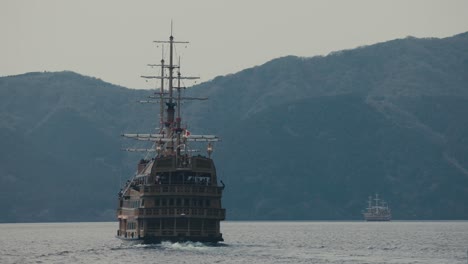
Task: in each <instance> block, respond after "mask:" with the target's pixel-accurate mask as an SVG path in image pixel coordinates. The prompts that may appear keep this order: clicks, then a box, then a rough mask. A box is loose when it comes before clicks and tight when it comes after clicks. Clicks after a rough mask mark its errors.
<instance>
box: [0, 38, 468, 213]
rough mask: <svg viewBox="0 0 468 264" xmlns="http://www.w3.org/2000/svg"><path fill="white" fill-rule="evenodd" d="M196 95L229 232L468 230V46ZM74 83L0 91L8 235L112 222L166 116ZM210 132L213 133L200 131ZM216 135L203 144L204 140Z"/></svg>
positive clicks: (365, 53)
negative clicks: (136, 146) (263, 228)
mask: <svg viewBox="0 0 468 264" xmlns="http://www.w3.org/2000/svg"><path fill="white" fill-rule="evenodd" d="M187 93H188V94H191V93H193V94H197V96H206V97H209V98H210V100H209V101H207V102H206V103H205V102H204V103H199V102H198V103H193V104H192V103H187V104H186V105H184V106H185V108H184V112H183V114H184V116H185V117H186V118H185V120H184V122H185V121H187V122H188V128H189V130H190V131H191V132H192V133H194V134H203V133H206V132H210V133H211V132H214V133H215V134H217V135H218V136H220V137H221V138H222V142H220V143H217V144H216V145H215V152H214V159H215V162H216V166H217V169H218V178H220V179H222V180H223V182H224V183H225V184H226V189H225V196H224V198H223V203H224V205H223V207H225V208H226V209H227V219H228V220H235V219H251V220H252V219H259V220H260V219H261V220H279V219H281V220H324V219H333V220H348V219H362V215H361V211H362V210H363V209H364V208H365V206H366V200H367V197H368V196H369V195H372V194H374V193H376V192H377V193H379V194H380V195H381V196H382V197H383V198H384V199H385V200H386V201H387V202H388V203H389V205H390V207H391V208H392V211H393V218H394V219H468V205H467V203H466V201H468V147H467V146H468V119H467V118H466V117H467V116H468V33H464V34H460V35H456V36H453V37H450V38H444V39H435V38H434V39H417V38H412V37H408V38H405V39H398V40H393V41H388V42H384V43H379V44H375V45H371V46H365V47H360V48H357V49H352V50H345V51H340V52H335V53H332V54H329V55H327V56H319V57H312V58H298V57H293V56H289V57H283V58H278V59H275V60H272V61H270V62H267V63H265V64H264V65H261V66H258V67H254V68H250V69H246V70H243V71H241V72H238V73H236V74H231V75H228V76H222V77H217V78H215V79H214V80H212V81H209V82H206V83H203V84H200V85H198V86H196V87H193V89H191V90H190V91H187ZM147 95H149V91H145V90H131V89H126V88H123V87H118V86H114V85H111V84H109V83H105V82H103V81H101V80H99V79H95V78H91V77H86V76H81V75H78V74H76V73H72V72H58V73H48V72H47V73H27V74H23V75H18V76H9V77H2V78H0V146H1V148H0V157H1V158H0V197H1V199H0V205H1V206H2V207H3V208H4V209H3V212H4V213H3V214H1V215H0V222H28V221H96V220H112V219H113V218H114V217H115V208H116V201H117V199H116V196H117V192H118V190H119V188H120V184H122V183H124V182H125V181H126V180H127V179H128V178H129V177H131V175H132V173H133V171H134V169H135V166H136V162H137V161H138V160H139V159H140V158H141V157H140V156H139V154H134V153H130V154H129V153H125V152H121V151H120V149H121V148H122V147H126V146H132V144H133V143H134V142H133V141H125V140H122V139H121V138H120V137H119V135H120V134H121V133H122V132H135V131H140V132H141V131H152V129H154V124H155V122H157V113H158V109H159V108H158V106H157V105H139V104H137V103H135V102H136V100H138V99H142V98H145V97H146V96H147ZM201 128H203V130H202V129H201ZM205 130H206V131H205Z"/></svg>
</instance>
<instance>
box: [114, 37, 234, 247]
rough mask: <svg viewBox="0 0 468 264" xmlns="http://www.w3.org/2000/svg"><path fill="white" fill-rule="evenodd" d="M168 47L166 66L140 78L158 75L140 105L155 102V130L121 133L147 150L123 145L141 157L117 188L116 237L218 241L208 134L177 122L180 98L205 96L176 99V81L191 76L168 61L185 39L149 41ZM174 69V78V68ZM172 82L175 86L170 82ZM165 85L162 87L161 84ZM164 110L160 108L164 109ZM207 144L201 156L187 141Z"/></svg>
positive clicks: (219, 213)
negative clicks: (157, 85) (155, 88)
mask: <svg viewBox="0 0 468 264" xmlns="http://www.w3.org/2000/svg"><path fill="white" fill-rule="evenodd" d="M155 42H156V43H160V44H162V45H168V46H169V64H165V61H164V59H162V60H161V64H160V65H149V66H158V67H161V75H160V76H142V77H143V78H149V79H160V80H161V87H160V91H159V92H155V95H154V96H150V98H152V99H153V100H148V101H140V102H141V103H159V104H160V109H159V110H160V113H159V115H160V123H161V124H160V128H158V129H157V131H155V132H154V133H148V134H123V136H124V137H127V138H131V139H136V140H140V141H149V142H151V143H153V145H152V148H148V149H144V148H143V149H141V148H133V149H126V150H127V151H135V152H137V151H138V152H146V157H145V158H144V159H141V160H140V162H139V163H138V165H137V171H136V173H135V175H134V176H133V178H132V179H130V180H128V181H127V184H126V185H125V186H124V187H123V188H122V189H121V191H120V192H119V198H118V209H117V217H118V220H119V229H118V230H117V237H119V238H123V239H134V240H142V241H143V242H144V243H158V242H161V241H200V242H214V243H216V242H218V241H223V237H222V234H221V233H220V221H222V220H224V219H225V209H223V208H222V207H221V196H222V192H223V189H224V184H223V183H222V181H221V184H222V186H219V185H218V180H217V177H216V169H215V165H214V163H213V160H212V159H211V153H212V152H213V142H216V141H218V140H219V139H218V137H217V136H214V135H192V134H190V132H189V131H188V130H187V128H186V127H183V126H182V123H181V121H182V119H181V116H180V106H181V104H180V102H181V101H182V100H205V99H206V98H194V97H181V89H184V87H181V86H180V84H181V80H183V79H197V78H196V77H183V76H181V74H180V66H179V65H180V63H179V65H175V64H174V63H173V57H174V45H176V44H177V43H188V42H183V41H175V40H174V37H173V36H172V34H171V36H170V38H169V41H155ZM176 69H177V71H178V73H177V76H174V70H176ZM174 82H177V86H175V85H174ZM165 84H166V85H168V88H167V90H165V89H164V85H165ZM164 108H166V109H164ZM194 142H205V143H207V149H206V151H207V155H206V156H203V155H200V154H197V153H196V150H194V149H192V148H191V146H190V143H192V145H193V143H194Z"/></svg>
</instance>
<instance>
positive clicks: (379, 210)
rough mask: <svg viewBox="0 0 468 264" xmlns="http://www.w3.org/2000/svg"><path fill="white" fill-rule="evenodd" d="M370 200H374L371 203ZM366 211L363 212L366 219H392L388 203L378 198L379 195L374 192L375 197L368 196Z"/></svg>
mask: <svg viewBox="0 0 468 264" xmlns="http://www.w3.org/2000/svg"><path fill="white" fill-rule="evenodd" d="M372 200H374V201H375V202H374V203H373V202H372ZM367 203H368V205H367V208H366V211H365V212H363V215H364V219H365V220H366V221H390V220H391V219H392V212H391V210H390V208H389V207H388V204H387V203H386V202H385V201H384V200H382V199H379V195H378V194H375V198H372V196H369V200H368V202H367Z"/></svg>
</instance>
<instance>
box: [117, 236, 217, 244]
mask: <svg viewBox="0 0 468 264" xmlns="http://www.w3.org/2000/svg"><path fill="white" fill-rule="evenodd" d="M116 237H117V238H119V239H121V240H124V241H129V242H135V243H139V244H140V243H141V244H160V243H162V242H165V241H167V242H172V243H177V242H201V243H211V244H216V243H218V242H222V241H224V239H223V237H222V236H218V237H201V236H200V237H197V236H194V237H184V236H180V237H173V236H158V237H156V236H147V237H144V238H127V237H122V236H116Z"/></svg>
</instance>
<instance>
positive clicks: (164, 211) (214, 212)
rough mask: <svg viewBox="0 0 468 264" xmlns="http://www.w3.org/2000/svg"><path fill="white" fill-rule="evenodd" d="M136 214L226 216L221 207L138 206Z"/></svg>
mask: <svg viewBox="0 0 468 264" xmlns="http://www.w3.org/2000/svg"><path fill="white" fill-rule="evenodd" d="M136 215H138V217H140V218H142V217H143V218H145V217H197V218H213V219H222V220H224V219H225V217H226V209H223V208H220V209H219V208H194V207H167V208H140V209H139V210H138V211H137V213H136Z"/></svg>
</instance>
